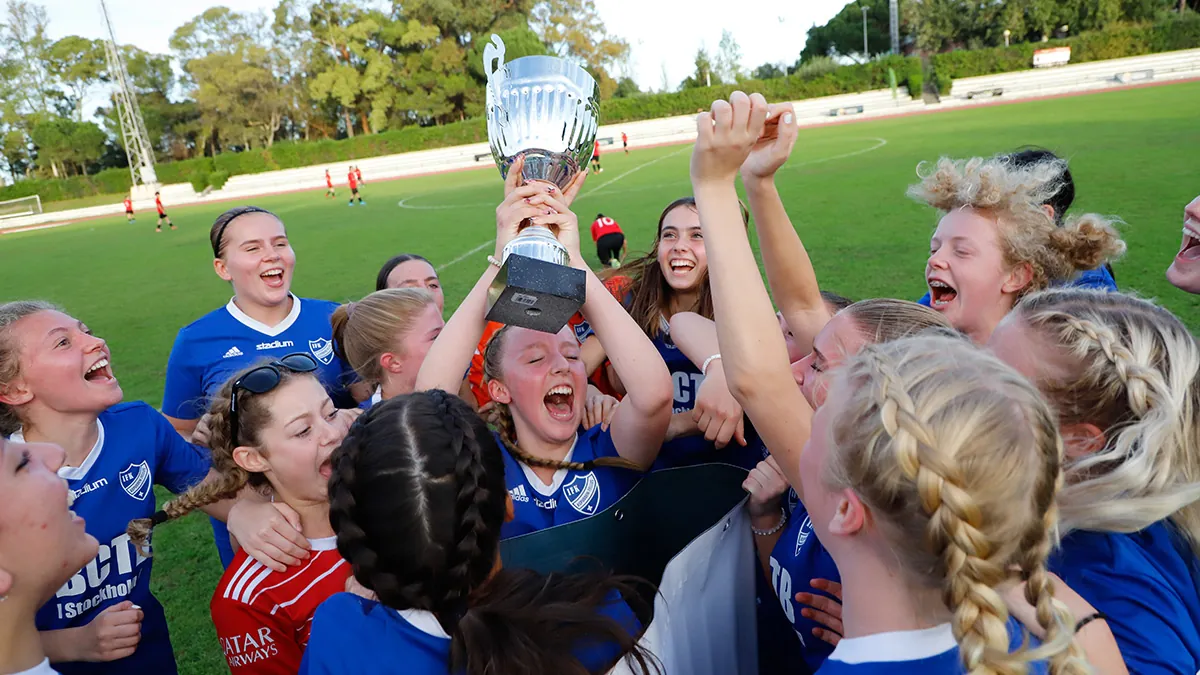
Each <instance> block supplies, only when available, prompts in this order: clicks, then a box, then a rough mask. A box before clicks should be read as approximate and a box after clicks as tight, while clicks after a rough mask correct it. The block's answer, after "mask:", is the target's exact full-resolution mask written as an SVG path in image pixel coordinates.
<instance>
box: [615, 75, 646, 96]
mask: <svg viewBox="0 0 1200 675" xmlns="http://www.w3.org/2000/svg"><path fill="white" fill-rule="evenodd" d="M641 93H642V90H641V89H640V88H638V84H637V82H636V81H634V79H633V78H632V77H622V78H621V79H619V80H617V89H616V91H614V92H613V98H629V97H631V96H640V95H641Z"/></svg>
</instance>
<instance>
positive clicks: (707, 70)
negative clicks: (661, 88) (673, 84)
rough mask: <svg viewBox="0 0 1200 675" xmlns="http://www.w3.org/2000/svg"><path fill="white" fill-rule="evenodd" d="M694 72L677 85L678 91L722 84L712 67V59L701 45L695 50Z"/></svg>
mask: <svg viewBox="0 0 1200 675" xmlns="http://www.w3.org/2000/svg"><path fill="white" fill-rule="evenodd" d="M695 66H696V70H695V72H693V73H692V74H691V75H689V76H688V77H687V79H686V80H684V81H683V82H680V83H679V88H680V89H697V88H700V87H707V86H710V85H715V84H722V82H721V76H720V74H719V73H717V72H716V68H714V67H713V59H712V57H711V56H709V55H708V49H707V48H705V47H704V45H701V46H700V48H699V49H697V50H696V59H695Z"/></svg>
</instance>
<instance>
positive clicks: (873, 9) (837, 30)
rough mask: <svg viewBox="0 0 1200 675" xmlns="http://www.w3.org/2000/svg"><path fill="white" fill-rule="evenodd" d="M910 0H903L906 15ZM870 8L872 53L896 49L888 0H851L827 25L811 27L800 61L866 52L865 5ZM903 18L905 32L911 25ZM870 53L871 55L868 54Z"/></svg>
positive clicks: (902, 26)
mask: <svg viewBox="0 0 1200 675" xmlns="http://www.w3.org/2000/svg"><path fill="white" fill-rule="evenodd" d="M909 2H910V0H901V2H900V11H901V16H902V17H903V15H904V12H905V10H906V9H907V8H906V7H905V5H907V4H909ZM863 7H866V8H867V43H868V46H869V48H870V50H871V54H884V53H887V52H889V51H891V49H892V38H891V28H890V25H891V24H890V18H889V12H890V8H889V3H888V0H860V1H856V2H851V3H849V4H847V5H846V6H845V7H843V8H842V10H841V11H840V12H838V13H837V14H836V15H834V17H833V18H832V19H830V20H829V22H828V23H826V24H825V25H823V26H813V27H812V28H810V29H809V30H808V39H807V40H806V41H805V43H804V51H802V52H800V59H799V61H797V63H796V65H797V66H799V64H800V63H802V62H804V61H806V60H808V59H810V58H813V57H815V56H836V55H850V54H862V50H863V14H862V8H863ZM904 24H905V22H904V21H903V20H902V21H901V34H904V32H905V29H906V28H907V27H906V26H905V25H904ZM868 56H869V55H868Z"/></svg>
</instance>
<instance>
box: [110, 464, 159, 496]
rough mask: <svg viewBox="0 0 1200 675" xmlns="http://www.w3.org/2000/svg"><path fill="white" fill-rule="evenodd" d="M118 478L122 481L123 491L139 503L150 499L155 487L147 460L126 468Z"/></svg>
mask: <svg viewBox="0 0 1200 675" xmlns="http://www.w3.org/2000/svg"><path fill="white" fill-rule="evenodd" d="M117 478H119V479H120V481H121V489H122V490H124V491H125V493H126V494H128V495H129V496H130V497H133V498H134V499H136V500H138V501H144V500H145V499H146V497H149V496H150V488H151V487H153V485H154V481H152V480H150V466H149V465H148V464H146V460H142V461H141V462H138V463H137V464H130V465H129V466H127V467H125V470H124V471H122V472H121V473H120V474H118V475H117Z"/></svg>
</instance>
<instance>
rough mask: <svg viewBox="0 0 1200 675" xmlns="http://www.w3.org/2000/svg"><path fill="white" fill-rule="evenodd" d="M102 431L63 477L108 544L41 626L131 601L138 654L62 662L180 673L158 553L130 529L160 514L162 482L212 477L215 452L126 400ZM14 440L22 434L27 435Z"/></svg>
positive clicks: (75, 621) (41, 614)
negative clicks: (139, 614)
mask: <svg viewBox="0 0 1200 675" xmlns="http://www.w3.org/2000/svg"><path fill="white" fill-rule="evenodd" d="M97 424H98V426H99V431H100V435H99V438H98V439H97V440H96V445H95V446H93V447H92V450H91V452H90V453H88V456H87V459H86V460H85V461H84V462H83V464H82V466H78V467H63V468H61V469H59V471H58V475H59V476H60V477H62V478H63V479H65V480H66V481H67V486H68V488H69V489H70V490H71V493H72V494H73V495H74V496H75V504H74V506H72V509H73V510H74V511H75V512H76V513H78V514H79V515H80V516H82V517H83V519H84V520H85V521H86V522H87V531H88V533H89V534H91V535H92V536H94V537H95V538H96V540H97V541H99V542H100V550H99V552H98V554H97V555H96V558H95V559H94V560H92V561H91V562H90V563H88V564H87V566H86V567H84V568H83V569H82V570H80V571H79V573H78V574H76V575H75V576H74V577H72V578H71V580H70V581H68V582H67V583H66V584H65V585H64V586H63V587H62V588H60V589H59V590H58V592H57V593H56V594H55V595H54V598H53V599H51V600H50V602H48V603H46V605H44V606H43V607H42V608H41V610H39V611H38V615H37V627H38V630H43V631H48V630H59V629H63V628H77V627H79V626H85V625H87V624H88V623H90V622H91V621H92V620H93V619H95V618H96V616H97V615H98V614H100V612H102V611H104V610H105V609H108V608H109V607H112V606H114V605H117V604H120V603H121V602H124V601H125V600H129V601H130V602H132V603H133V604H135V605H138V606H140V607H141V608H142V611H143V613H144V614H145V618H144V619H143V621H142V640H141V643H139V645H138V649H137V651H136V652H134V654H133V655H132V656H129V657H127V658H124V659H121V660H119V661H113V662H111V663H56V664H55V666H54V667H55V668H57V669H58V670H59V671H60V672H62V673H63V675H73V674H76V673H174V672H175V657H174V654H173V652H172V650H171V640H170V637H169V635H168V634H167V620H166V617H165V616H164V615H163V609H162V605H160V604H159V603H158V600H156V599H155V598H154V596H153V595H151V594H150V568H151V566H152V563H153V559H152V558H144V557H142V556H140V555H138V552H137V549H136V548H135V547H134V546H133V544H132V543H130V541H129V535H128V534H126V533H125V528H126V527H128V525H129V521H131V520H135V519H137V518H149V517H150V516H152V515H154V489H153V488H154V485H155V484H158V485H162V486H163V487H165V488H167V489H168V490H170V491H171V492H175V493H180V492H183V491H185V490H187V489H188V488H189V487H191V486H193V485H195V484H196V483H199V482H200V481H202V480H204V477H205V475H207V474H208V470H209V458H208V454H207V453H206V452H205V451H204V450H202V449H201V448H197V447H196V446H193V445H191V444H189V443H187V442H185V441H184V440H183V439H182V438H181V437H180V436H179V434H178V433H176V432H175V429H174V428H172V427H171V424H170V423H169V422H168V421H167V420H166V418H164V417H163V416H162V415H161V414H159V412H158V411H157V410H155V409H154V408H151V407H150V406H148V405H146V404H145V403H141V402H134V403H120V404H118V405H115V406H113V407H111V408H109V409H108V410H106V411H104V412H103V413H101V414H100V417H99V421H98V422H97ZM13 440H18V441H19V440H22V438H21V435H20V433H18V434H14V435H13Z"/></svg>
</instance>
